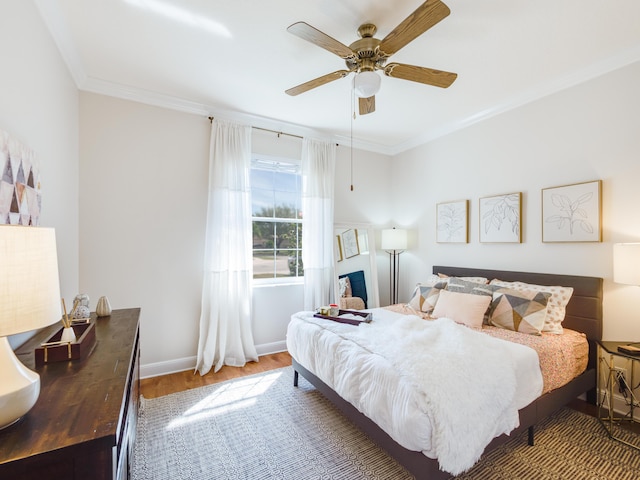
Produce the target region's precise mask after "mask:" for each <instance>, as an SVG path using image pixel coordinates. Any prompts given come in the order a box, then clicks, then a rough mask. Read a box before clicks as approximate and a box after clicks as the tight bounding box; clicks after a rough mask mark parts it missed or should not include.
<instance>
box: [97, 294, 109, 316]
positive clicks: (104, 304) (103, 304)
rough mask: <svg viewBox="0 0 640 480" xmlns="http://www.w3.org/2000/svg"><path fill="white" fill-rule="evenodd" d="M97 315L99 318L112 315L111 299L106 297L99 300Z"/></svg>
mask: <svg viewBox="0 0 640 480" xmlns="http://www.w3.org/2000/svg"><path fill="white" fill-rule="evenodd" d="M96 315H98V316H99V317H108V316H109V315H111V304H110V303H109V299H108V298H107V297H105V296H102V297H100V298H99V299H98V304H97V305H96Z"/></svg>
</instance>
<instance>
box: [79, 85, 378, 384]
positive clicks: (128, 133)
mask: <svg viewBox="0 0 640 480" xmlns="http://www.w3.org/2000/svg"><path fill="white" fill-rule="evenodd" d="M80 118H81V130H80V139H81V141H80V157H81V169H80V176H81V178H80V219H81V231H80V239H81V241H80V244H81V250H80V254H81V267H80V283H81V285H82V288H83V290H84V291H86V293H88V294H89V296H90V297H91V298H92V302H95V301H96V300H97V299H98V297H100V296H101V295H106V296H107V297H108V298H109V300H110V302H111V306H112V307H113V308H125V307H136V306H139V307H141V308H142V314H141V361H142V365H143V371H142V373H143V375H153V374H158V373H166V372H168V371H173V370H180V369H189V368H193V367H194V365H195V355H196V352H197V342H198V325H199V319H200V296H201V290H202V261H203V249H204V234H205V222H206V205H207V188H208V187H207V182H208V151H209V133H210V123H209V120H208V119H207V118H206V117H201V116H198V115H192V114H185V113H180V112H176V111H172V110H168V109H163V108H158V107H153V106H148V105H143V104H139V103H136V102H131V101H127V100H120V99H115V98H110V97H106V96H102V95H96V94H92V93H82V94H81V96H80ZM252 141H253V150H254V152H257V153H262V154H267V155H279V156H284V157H292V158H300V151H301V147H302V142H301V140H300V139H298V138H294V137H291V136H287V135H281V136H280V137H278V136H277V135H275V134H273V133H269V132H264V131H261V130H257V129H254V131H253V135H252ZM344 150H345V148H344V147H339V148H338V161H337V172H338V173H337V178H338V182H339V184H340V187H338V188H337V189H336V197H337V199H336V205H340V208H339V209H337V210H336V221H338V220H339V219H340V220H343V219H349V220H350V221H355V222H374V221H377V220H378V218H381V217H380V216H381V215H382V216H383V217H384V220H387V219H388V218H389V216H390V209H389V207H388V206H386V204H385V203H386V202H385V199H386V198H387V196H388V193H387V184H388V175H387V173H388V172H387V169H386V166H387V163H388V157H385V156H383V155H375V154H373V155H372V154H369V153H366V152H362V151H357V150H356V151H354V165H356V166H357V167H358V168H360V169H361V170H362V171H361V176H360V177H359V181H361V182H362V183H361V184H360V185H359V186H357V188H356V190H355V191H354V192H350V191H349V190H348V185H347V186H346V187H345V186H344V185H343V184H342V182H344V177H345V169H347V168H348V165H346V164H345V152H344ZM360 179H361V180H360ZM92 306H93V307H95V303H92ZM302 308H303V303H302V285H299V284H298V285H286V286H278V287H274V286H260V287H256V288H255V289H254V298H253V312H254V315H253V322H252V325H253V334H254V341H255V343H256V346H257V349H258V353H259V354H264V353H269V352H273V351H278V350H282V349H284V348H285V343H284V340H285V334H286V327H287V324H288V322H289V319H290V317H291V314H293V313H295V312H297V311H299V310H301V309H302Z"/></svg>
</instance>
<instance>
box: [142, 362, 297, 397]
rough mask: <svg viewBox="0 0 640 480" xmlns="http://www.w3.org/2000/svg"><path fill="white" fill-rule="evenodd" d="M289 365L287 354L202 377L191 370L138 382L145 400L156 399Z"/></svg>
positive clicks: (224, 367) (223, 369) (228, 368)
mask: <svg viewBox="0 0 640 480" xmlns="http://www.w3.org/2000/svg"><path fill="white" fill-rule="evenodd" d="M290 365H291V355H289V352H280V353H274V354H272V355H263V356H262V357H260V361H259V362H249V363H247V364H246V365H245V366H244V367H228V366H226V365H225V366H223V367H222V368H221V369H220V370H219V371H218V372H216V373H213V370H211V371H210V372H209V373H207V374H206V375H204V376H200V374H199V373H194V372H193V371H192V370H187V371H184V372H178V373H172V374H170V375H161V376H159V377H152V378H143V379H142V380H140V393H141V394H142V395H143V396H144V397H145V398H156V397H161V396H163V395H168V394H170V393H176V392H181V391H183V390H189V389H191V388H198V387H203V386H204V385H211V384H213V383H218V382H224V381H226V380H231V379H232V378H238V377H243V376H246V375H253V374H254V373H261V372H266V371H268V370H274V369H276V368H282V367H288V366H290Z"/></svg>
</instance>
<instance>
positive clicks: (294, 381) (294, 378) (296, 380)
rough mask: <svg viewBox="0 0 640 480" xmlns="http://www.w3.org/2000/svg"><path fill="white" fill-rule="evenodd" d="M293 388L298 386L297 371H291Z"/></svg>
mask: <svg viewBox="0 0 640 480" xmlns="http://www.w3.org/2000/svg"><path fill="white" fill-rule="evenodd" d="M293 386H294V387H297V386H298V371H297V370H294V371H293Z"/></svg>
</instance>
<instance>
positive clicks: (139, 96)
mask: <svg viewBox="0 0 640 480" xmlns="http://www.w3.org/2000/svg"><path fill="white" fill-rule="evenodd" d="M34 3H35V5H36V7H37V9H38V10H39V11H40V15H41V17H42V19H43V20H44V23H45V24H46V26H47V28H48V29H49V31H50V33H51V36H52V37H53V40H54V42H55V44H56V46H57V47H58V50H59V51H60V54H61V55H62V58H63V60H64V61H65V63H66V64H67V68H68V69H69V71H70V73H71V76H72V77H73V79H74V81H75V84H76V86H77V87H78V89H79V90H83V91H88V92H93V93H99V94H102V95H106V96H111V97H116V98H121V99H125V100H131V101H135V102H139V103H144V104H148V105H154V106H157V107H162V108H168V109H172V110H177V111H181V112H185V113H193V114H196V115H206V116H214V117H216V116H219V117H224V118H228V119H233V120H237V121H242V122H244V123H248V124H250V125H252V126H255V127H261V128H266V129H270V130H274V131H278V132H282V133H290V134H293V135H300V136H311V137H321V138H329V139H330V140H331V141H335V142H336V143H338V144H339V145H343V146H348V147H353V148H357V149H359V150H365V151H370V152H375V153H380V154H383V155H388V156H395V155H398V154H400V153H403V152H405V151H407V150H411V149H413V148H416V147H419V146H421V145H424V144H426V143H429V142H431V141H433V140H436V139H437V138H440V137H443V136H445V135H449V134H451V133H453V132H456V131H458V130H462V129H464V128H467V127H469V126H471V125H474V124H476V123H479V122H482V121H484V120H488V119H490V118H492V117H495V116H496V115H500V114H501V113H505V112H508V111H509V110H513V109H516V108H518V107H521V106H523V105H526V104H527V103H531V102H534V101H536V100H539V99H541V98H544V97H546V96H549V95H552V94H554V93H557V92H559V91H562V90H565V89H567V88H570V87H573V86H576V85H578V84H581V83H584V82H587V81H589V80H591V79H594V78H596V77H599V76H601V75H604V74H606V73H609V72H611V71H614V70H617V69H620V68H622V67H625V66H627V65H630V64H632V63H635V62H638V61H640V45H636V46H634V47H632V48H629V49H627V50H625V51H622V52H620V53H619V54H617V55H614V56H612V57H609V58H607V59H604V60H603V61H601V62H598V63H595V64H593V65H591V66H590V67H587V68H585V69H582V70H580V71H578V72H575V73H573V74H570V75H567V76H564V77H561V78H559V79H556V80H553V81H551V82H547V83H544V84H540V85H538V86H536V87H534V88H532V89H529V90H527V91H524V92H522V93H520V94H517V95H514V96H512V97H510V98H507V99H506V100H504V101H503V102H500V103H499V104H496V105H492V106H491V107H488V108H486V109H484V110H480V111H478V112H475V113H473V114H471V115H468V116H466V117H463V118H459V119H457V120H454V121H452V122H449V123H447V124H443V125H442V126H440V127H439V128H436V129H433V130H430V131H428V132H424V133H423V134H421V135H417V136H415V137H413V138H411V139H409V140H407V141H405V142H401V143H398V144H395V145H382V144H377V143H374V142H370V141H364V140H358V139H355V138H353V139H352V138H350V137H348V136H344V135H336V134H335V133H333V132H329V131H321V130H315V129H311V128H307V127H303V126H300V125H296V124H292V123H287V122H283V121H280V120H276V119H273V118H266V117H260V116H257V115H250V114H246V113H240V112H232V111H227V110H221V109H218V108H216V107H215V106H211V105H205V104H202V103H198V102H193V101H190V100H186V99H182V98H177V97H173V96H170V95H164V94H161V93H157V92H151V91H148V90H143V89H140V88H137V87H132V86H127V85H121V84H117V83H114V82H109V81H106V80H101V79H98V78H93V77H89V76H87V74H86V72H85V70H84V66H83V64H82V61H81V59H80V56H79V54H78V52H77V50H76V48H75V45H74V43H73V40H72V38H71V34H70V33H69V29H68V27H67V25H66V22H65V19H64V17H63V16H62V15H61V13H60V8H59V5H58V0H34Z"/></svg>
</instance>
